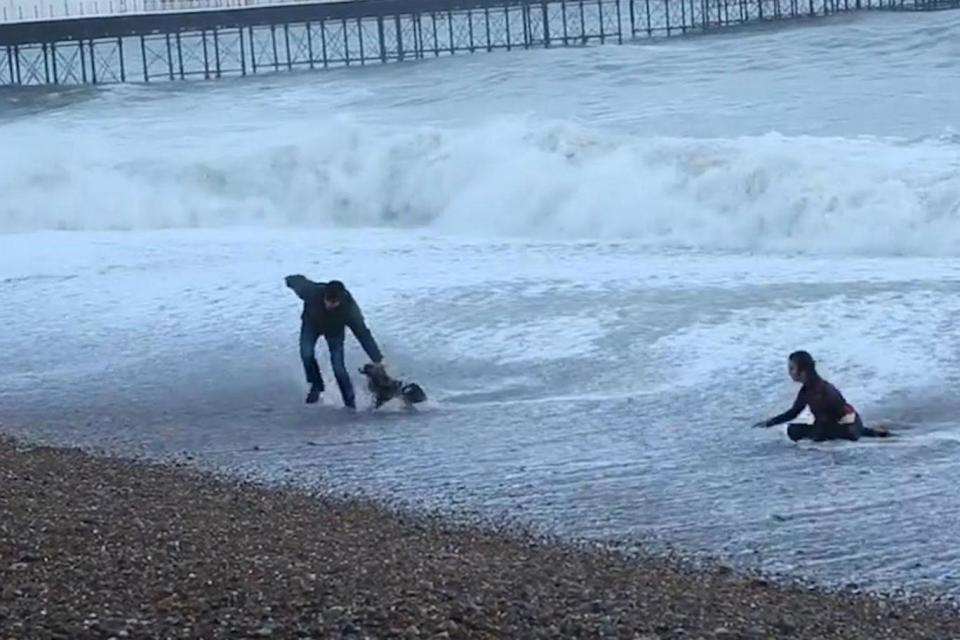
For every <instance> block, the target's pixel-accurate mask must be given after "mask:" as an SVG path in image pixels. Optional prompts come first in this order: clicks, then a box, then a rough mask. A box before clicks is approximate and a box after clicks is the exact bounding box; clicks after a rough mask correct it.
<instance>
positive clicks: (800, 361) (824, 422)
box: [754, 351, 890, 442]
mask: <svg viewBox="0 0 960 640" xmlns="http://www.w3.org/2000/svg"><path fill="white" fill-rule="evenodd" d="M788 368H789V371H790V377H791V378H792V379H793V381H794V382H799V383H800V384H801V385H803V386H802V387H800V392H799V393H797V399H796V400H795V401H794V403H793V406H792V407H790V409H789V410H787V411H785V412H784V413H781V414H780V415H778V416H776V417H773V418H770V419H769V420H765V421H763V422H758V423H757V424H755V425H754V426H755V427H772V426H774V425H778V424H783V423H784V422H789V421H790V420H793V419H795V418H796V417H797V416H799V415H800V412H801V411H803V409H804V407H808V406H809V407H810V412H811V413H812V414H813V424H791V425H789V426H788V427H787V436H789V437H790V439H791V440H793V441H794V442H796V441H797V440H802V439H804V438H809V439H810V440H813V441H815V442H822V441H824V440H857V439H859V438H860V437H865V438H885V437H887V436H889V435H890V432H889V431H887V430H886V429H871V428H869V427H865V426H863V421H862V420H861V419H860V414H858V413H857V411H856V410H855V409H854V408H853V407H852V406H851V405H850V404H849V403H848V402H847V401H846V400H845V399H844V397H843V394H842V393H840V391H839V390H838V389H837V388H836V387H835V386H833V385H832V384H830V383H829V382H827V381H826V380H824V379H823V378H821V377H820V374H818V373H817V364H816V362H814V360H813V356H811V355H810V354H809V353H807V352H806V351H794V352H793V353H791V354H790V357H789V359H788Z"/></svg>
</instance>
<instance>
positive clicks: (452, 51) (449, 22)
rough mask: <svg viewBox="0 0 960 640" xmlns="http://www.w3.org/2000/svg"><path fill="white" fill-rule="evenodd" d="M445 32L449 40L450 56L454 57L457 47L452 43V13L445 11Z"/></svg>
mask: <svg viewBox="0 0 960 640" xmlns="http://www.w3.org/2000/svg"><path fill="white" fill-rule="evenodd" d="M447 31H448V32H449V38H450V55H455V54H456V53H457V47H456V45H455V44H454V42H453V12H452V11H447Z"/></svg>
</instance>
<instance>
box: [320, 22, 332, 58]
mask: <svg viewBox="0 0 960 640" xmlns="http://www.w3.org/2000/svg"><path fill="white" fill-rule="evenodd" d="M320 47H321V50H322V52H323V68H324V69H326V68H327V66H329V64H330V61H329V59H328V58H327V25H326V22H325V21H324V20H322V19H321V20H320Z"/></svg>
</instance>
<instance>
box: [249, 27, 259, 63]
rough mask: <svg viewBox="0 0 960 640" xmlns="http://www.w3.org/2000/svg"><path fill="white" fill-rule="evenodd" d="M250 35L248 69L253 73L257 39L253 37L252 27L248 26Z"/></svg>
mask: <svg viewBox="0 0 960 640" xmlns="http://www.w3.org/2000/svg"><path fill="white" fill-rule="evenodd" d="M247 33H248V35H249V36H250V69H251V71H253V73H256V72H257V41H256V40H255V39H254V38H253V27H248V31H247Z"/></svg>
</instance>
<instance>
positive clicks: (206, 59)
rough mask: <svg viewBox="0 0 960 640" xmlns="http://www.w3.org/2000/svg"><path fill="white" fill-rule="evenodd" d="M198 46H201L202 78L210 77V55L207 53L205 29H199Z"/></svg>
mask: <svg viewBox="0 0 960 640" xmlns="http://www.w3.org/2000/svg"><path fill="white" fill-rule="evenodd" d="M200 46H201V47H202V48H203V79H204V80H209V79H210V55H209V54H208V53H207V30H206V29H200Z"/></svg>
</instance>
